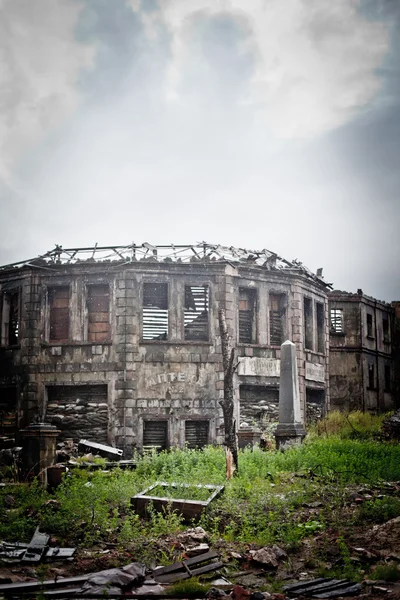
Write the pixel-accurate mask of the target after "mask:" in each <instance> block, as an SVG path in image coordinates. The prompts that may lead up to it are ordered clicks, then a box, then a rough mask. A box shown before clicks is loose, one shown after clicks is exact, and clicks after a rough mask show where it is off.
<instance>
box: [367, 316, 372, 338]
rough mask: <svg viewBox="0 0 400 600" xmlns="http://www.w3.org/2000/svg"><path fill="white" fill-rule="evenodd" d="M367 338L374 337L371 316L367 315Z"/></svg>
mask: <svg viewBox="0 0 400 600" xmlns="http://www.w3.org/2000/svg"><path fill="white" fill-rule="evenodd" d="M367 336H368V337H371V338H372V337H374V335H373V329H372V315H371V314H369V313H367Z"/></svg>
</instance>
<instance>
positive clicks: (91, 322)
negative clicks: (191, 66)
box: [86, 285, 110, 342]
mask: <svg viewBox="0 0 400 600" xmlns="http://www.w3.org/2000/svg"><path fill="white" fill-rule="evenodd" d="M86 305H87V313H88V341H89V342H105V341H107V340H109V339H110V288H109V287H108V285H89V286H88V288H87V300H86Z"/></svg>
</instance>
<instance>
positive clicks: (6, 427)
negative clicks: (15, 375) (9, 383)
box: [0, 387, 17, 436]
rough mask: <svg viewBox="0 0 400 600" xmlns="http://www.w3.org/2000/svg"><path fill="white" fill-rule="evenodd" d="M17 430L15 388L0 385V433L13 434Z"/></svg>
mask: <svg viewBox="0 0 400 600" xmlns="http://www.w3.org/2000/svg"><path fill="white" fill-rule="evenodd" d="M16 430H17V388H16V387H4V388H1V387H0V435H4V436H14V435H15V433H16Z"/></svg>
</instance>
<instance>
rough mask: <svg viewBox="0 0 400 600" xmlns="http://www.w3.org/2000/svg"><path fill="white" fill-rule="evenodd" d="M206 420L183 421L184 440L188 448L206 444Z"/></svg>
mask: <svg viewBox="0 0 400 600" xmlns="http://www.w3.org/2000/svg"><path fill="white" fill-rule="evenodd" d="M209 428H210V424H209V422H208V421H185V442H186V445H187V447H188V448H204V446H207V444H208V435H209Z"/></svg>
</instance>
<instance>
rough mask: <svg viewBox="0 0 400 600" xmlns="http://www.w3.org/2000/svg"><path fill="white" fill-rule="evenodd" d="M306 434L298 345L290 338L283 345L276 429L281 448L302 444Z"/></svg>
mask: <svg viewBox="0 0 400 600" xmlns="http://www.w3.org/2000/svg"><path fill="white" fill-rule="evenodd" d="M305 435H306V431H305V429H304V424H303V420H302V418H301V410H300V392H299V376H298V372H297V358H296V346H295V344H293V342H290V341H289V340H288V341H286V342H284V343H283V344H282V346H281V372H280V383H279V424H278V427H277V428H276V431H275V439H276V447H277V448H278V449H280V450H285V449H286V448H288V447H290V446H293V445H297V444H300V443H301V442H302V440H303V439H304V437H305Z"/></svg>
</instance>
